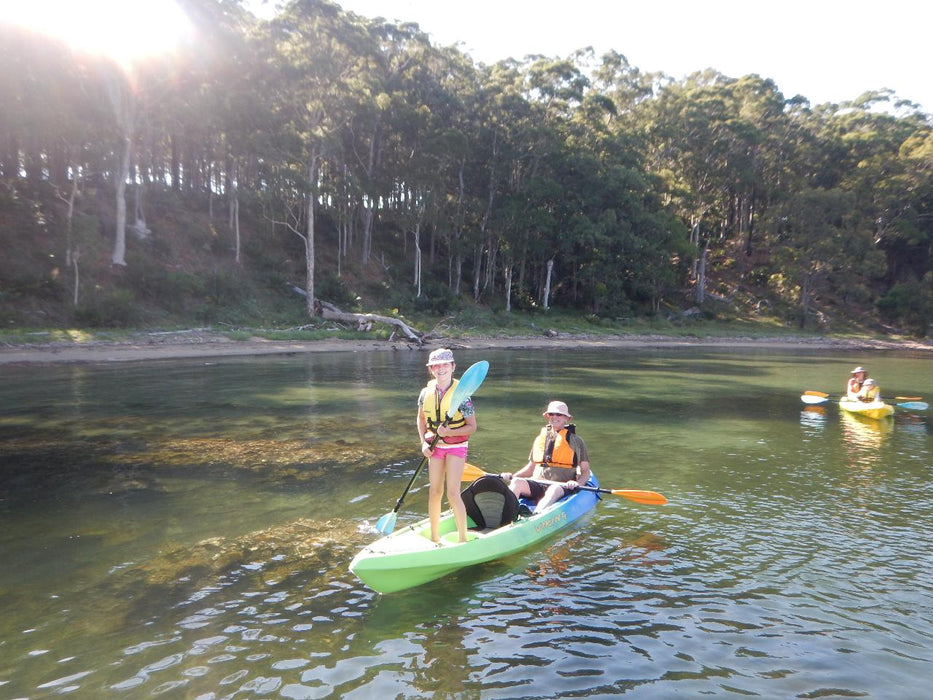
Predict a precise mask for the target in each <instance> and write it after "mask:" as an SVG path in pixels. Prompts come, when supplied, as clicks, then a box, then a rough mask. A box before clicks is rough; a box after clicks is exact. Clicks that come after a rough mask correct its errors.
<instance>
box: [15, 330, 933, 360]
mask: <svg viewBox="0 0 933 700" xmlns="http://www.w3.org/2000/svg"><path fill="white" fill-rule="evenodd" d="M444 346H447V347H451V348H455V349H471V350H479V349H484V348H503V349H504V348H512V349H516V350H523V349H536V348H568V349H573V348H633V349H637V348H675V347H689V346H697V347H703V346H708V347H730V348H735V347H748V348H774V349H788V348H795V347H796V348H801V349H809V350H912V351H921V352H933V343H931V342H929V341H924V342H919V341H891V340H874V339H849V338H846V339H838V338H793V337H781V338H742V337H735V338H680V337H670V336H663V335H632V336H617V337H602V336H600V337H590V336H579V335H564V334H559V335H556V336H554V337H543V336H534V337H524V338H512V337H510V338H435V339H432V340H431V341H430V342H428V343H425V345H424V347H423V348H418V346H417V345H415V344H413V343H408V342H405V341H398V340H396V341H381V340H372V339H369V340H367V339H361V340H337V339H335V340H315V341H306V342H300V341H276V340H264V339H262V338H252V339H250V340H231V339H229V338H227V337H225V336H223V335H220V334H212V333H205V332H179V333H153V334H140V336H139V338H138V339H135V340H132V341H125V342H98V341H91V342H87V343H58V342H56V343H37V344H30V345H16V346H5V347H0V364H25V363H46V364H48V363H97V362H101V363H105V362H132V361H141V360H174V359H185V358H210V357H231V356H242V355H293V354H298V353H310V352H419V351H425V350H427V349H431V348H437V347H444Z"/></svg>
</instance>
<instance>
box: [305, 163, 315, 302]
mask: <svg viewBox="0 0 933 700" xmlns="http://www.w3.org/2000/svg"><path fill="white" fill-rule="evenodd" d="M317 163H318V153H317V150H316V149H315V148H313V147H312V149H311V156H310V158H309V159H308V182H309V183H310V192H308V224H307V228H306V232H305V270H306V271H307V275H306V278H305V292H307V295H306V299H305V301H306V308H307V310H308V316H312V317H313V316H315V315H316V314H315V305H314V200H315V183H316V182H317Z"/></svg>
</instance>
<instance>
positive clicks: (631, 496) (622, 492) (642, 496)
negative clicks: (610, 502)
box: [610, 489, 667, 506]
mask: <svg viewBox="0 0 933 700" xmlns="http://www.w3.org/2000/svg"><path fill="white" fill-rule="evenodd" d="M610 493H611V494H612V495H613V496H622V498H627V499H628V500H630V501H635V503H643V504H645V505H646V506H663V505H664V504H665V503H667V499H666V498H665V497H664V496H663V495H662V494H660V493H658V492H657V491H637V490H634V489H610Z"/></svg>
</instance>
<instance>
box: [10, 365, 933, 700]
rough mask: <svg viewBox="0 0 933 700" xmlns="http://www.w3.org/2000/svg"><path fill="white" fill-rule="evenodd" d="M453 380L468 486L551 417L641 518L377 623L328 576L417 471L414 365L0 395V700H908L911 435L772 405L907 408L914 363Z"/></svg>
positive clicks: (928, 494) (924, 512)
mask: <svg viewBox="0 0 933 700" xmlns="http://www.w3.org/2000/svg"><path fill="white" fill-rule="evenodd" d="M423 354H424V355H426V353H423ZM480 359H486V360H489V362H490V365H491V368H490V373H489V376H488V377H487V379H486V382H485V384H484V385H483V387H482V388H481V389H480V391H479V392H478V393H477V395H476V397H475V400H476V404H477V409H478V422H479V426H480V432H479V434H478V435H477V436H476V438H474V439H473V440H471V445H472V447H471V457H470V461H471V462H473V463H476V464H478V465H480V466H482V467H484V468H486V469H488V470H490V471H498V470H501V469H509V470H513V469H515V468H517V467H519V466H520V465H521V464H522V463H523V461H524V457H525V456H526V454H527V451H528V447H529V446H530V442H531V439H532V437H533V435H534V434H535V432H536V430H537V427H538V426H539V425H540V423H541V420H540V411H541V409H542V407H543V406H544V405H545V403H546V402H547V401H548V400H549V399H551V398H560V399H563V400H566V401H567V402H568V403H569V405H570V408H571V410H572V411H573V412H574V414H575V418H576V422H577V424H578V430H579V432H580V434H581V435H583V436H584V437H585V438H586V440H587V443H588V445H589V447H590V453H591V457H592V460H593V466H594V469H595V471H596V473H597V474H598V476H599V478H600V480H601V481H602V483H603V485H604V486H607V487H610V488H643V489H652V490H656V491H660V492H662V493H664V494H665V495H666V496H667V497H668V498H669V499H670V504H669V505H667V506H665V507H660V508H659V507H649V506H640V505H636V504H633V503H631V502H629V501H626V500H623V499H620V498H618V497H612V496H607V497H606V498H605V499H604V500H603V501H602V502H601V503H600V505H599V507H598V508H597V510H596V511H595V512H593V513H592V514H590V515H589V516H587V517H586V518H585V519H584V520H582V521H581V522H580V523H579V524H578V525H577V526H576V527H572V528H571V529H569V530H567V531H565V532H564V533H563V534H562V535H561V536H560V537H559V538H558V539H555V540H553V541H550V542H548V543H546V544H545V545H544V546H542V547H540V548H538V549H536V550H532V551H527V552H524V553H522V554H520V555H516V556H513V557H510V558H508V559H506V560H503V561H499V562H496V563H492V564H489V565H486V566H482V567H477V568H474V569H469V570H466V571H464V572H461V573H460V574H458V575H457V576H455V577H451V578H448V579H444V580H441V581H438V582H436V583H432V584H428V585H426V586H423V587H421V588H417V589H414V590H411V591H407V592H402V593H398V594H392V595H387V596H381V595H377V594H374V593H373V592H371V591H370V590H368V589H367V588H366V587H364V586H363V585H362V584H361V583H359V582H358V581H357V580H356V579H355V578H354V577H353V575H352V574H350V573H349V572H348V571H347V564H348V563H349V561H350V559H351V558H352V556H353V555H354V554H355V553H356V551H358V550H359V549H360V548H361V547H362V546H363V545H364V544H366V543H367V542H369V541H371V540H372V539H373V537H374V535H373V534H372V533H371V531H370V529H369V528H370V527H371V525H372V524H373V523H374V522H375V520H376V519H377V518H379V516H381V515H383V514H385V513H386V512H388V511H390V510H391V509H392V507H393V505H394V504H395V500H396V499H397V498H398V496H399V494H400V493H401V491H402V489H403V488H404V486H405V484H406V483H407V481H408V479H409V478H410V476H411V473H412V470H413V469H414V468H415V467H416V466H417V463H418V458H419V455H418V454H417V453H416V447H417V446H416V440H415V430H414V400H415V397H416V395H417V390H418V388H419V387H420V386H422V385H423V383H424V381H425V380H426V379H427V375H426V372H425V369H424V361H425V358H424V357H423V356H422V353H414V352H399V353H392V354H390V353H363V354H352V353H338V354H332V355H331V354H325V355H317V354H315V355H308V356H301V357H289V358H277V359H269V358H261V359H255V360H242V359H230V360H219V361H216V362H203V361H185V362H171V363H155V362H154V363H140V364H132V365H122V364H121V365H119V366H111V365H100V366H57V367H56V366H53V367H41V368H39V367H19V368H12V367H0V376H2V385H0V455H2V456H0V464H2V466H0V558H2V567H0V611H2V615H0V697H4V698H19V697H29V698H46V697H58V696H61V695H69V696H71V697H81V698H101V697H108V698H149V697H156V696H163V697H171V698H226V697H270V698H336V697H339V698H396V697H397V698H427V697H451V698H545V697H547V698H555V697H611V696H617V695H621V694H626V695H628V696H630V697H660V698H667V697H671V696H674V695H679V696H681V697H693V696H697V695H713V696H737V695H758V696H764V697H802V698H826V697H863V696H864V697H867V696H872V697H892V696H897V697H922V696H925V695H926V694H927V685H928V680H929V678H930V677H931V676H933V663H931V662H933V554H931V551H933V549H931V547H930V545H929V533H930V532H931V531H933V487H931V476H933V449H931V447H933V440H931V437H930V421H931V416H930V415H918V414H910V413H906V412H903V411H900V412H899V413H898V414H897V416H896V418H895V419H894V420H893V421H889V422H887V423H881V424H878V423H870V422H859V421H856V420H853V419H847V418H846V417H845V416H840V414H839V411H838V410H837V409H836V408H834V407H833V406H832V405H829V406H828V407H827V408H826V409H825V410H812V409H808V410H803V409H804V405H803V404H802V403H801V402H800V401H799V394H800V393H801V391H802V390H804V389H819V390H823V391H838V390H839V388H840V387H842V386H843V384H844V380H845V379H846V377H847V374H848V371H849V369H851V367H852V366H854V365H855V364H865V365H868V367H869V369H870V370H871V372H872V375H873V376H875V377H877V378H878V379H879V381H880V383H881V385H882V389H883V390H884V392H885V395H888V396H889V395H894V394H895V393H896V394H902V395H914V396H915V395H922V396H924V397H925V398H926V400H928V401H930V400H931V399H933V362H931V359H933V358H928V357H927V358H924V357H920V356H912V355H909V354H893V353H885V354H866V353H862V354H852V353H849V354H836V355H830V354H817V353H810V354H806V355H804V356H802V357H795V356H792V355H791V354H776V353H775V352H773V351H766V352H765V351H746V350H736V351H734V352H729V351H701V350H677V351H667V350H665V351H644V352H633V351H629V350H626V351H598V352H597V351H559V352H541V351H537V352H534V351H495V352H491V351H483V352H460V353H459V354H458V361H459V372H462V371H463V370H464V369H466V367H467V366H469V364H470V363H472V362H475V361H477V360H480ZM459 372H458V374H459ZM928 413H930V412H928ZM424 483H425V480H424V479H423V478H422V479H420V480H419V482H418V485H419V487H420V486H423V484H424ZM426 498H427V494H426V491H425V490H420V489H419V490H413V492H411V493H410V494H409V496H408V498H407V499H406V502H405V505H404V507H403V510H402V514H401V516H400V518H399V524H400V525H401V524H402V523H403V522H409V521H412V520H414V519H417V518H420V517H423V516H424V514H425V510H426ZM895 689H896V690H895Z"/></svg>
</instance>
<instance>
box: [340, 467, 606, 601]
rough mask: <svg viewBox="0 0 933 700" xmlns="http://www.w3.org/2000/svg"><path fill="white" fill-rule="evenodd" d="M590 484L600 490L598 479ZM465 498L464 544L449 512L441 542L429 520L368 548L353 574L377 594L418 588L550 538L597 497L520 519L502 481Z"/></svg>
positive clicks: (586, 495)
mask: <svg viewBox="0 0 933 700" xmlns="http://www.w3.org/2000/svg"><path fill="white" fill-rule="evenodd" d="M481 482H482V484H481ZM496 482H498V485H497V484H496ZM477 485H479V488H477ZM587 486H591V487H598V486H599V484H598V482H597V480H596V477H595V476H592V477H591V478H590V480H589V482H588V483H587ZM484 487H487V488H488V490H484ZM471 489H472V491H471ZM463 499H464V504H465V505H466V506H467V526H468V527H469V530H468V532H467V541H466V542H463V543H461V542H458V537H457V528H456V525H455V523H454V517H453V512H452V511H446V512H445V513H443V514H442V516H441V521H440V536H441V541H440V543H438V544H435V543H433V542H431V528H430V522H429V521H428V519H427V518H425V519H424V520H420V521H418V522H417V523H414V524H412V525H408V526H406V527H403V528H401V529H399V530H396V531H395V532H393V533H392V534H390V535H388V536H386V537H382V538H381V539H378V540H376V541H375V542H373V543H372V544H370V545H368V546H366V547H365V548H364V549H363V550H362V551H360V553H359V554H357V555H356V556H355V557H354V558H353V561H352V562H351V563H350V571H352V572H353V573H354V574H356V576H357V577H358V578H359V579H360V580H361V581H362V582H363V583H365V584H366V585H367V586H369V587H370V588H372V589H373V590H374V591H378V592H379V593H393V592H395V591H401V590H404V589H406V588H413V587H414V586H420V585H421V584H423V583H427V582H428V581H433V580H435V579H438V578H441V577H442V576H446V575H447V574H450V573H453V572H454V571H457V570H458V569H462V568H464V567H467V566H473V565H475V564H481V563H483V562H487V561H492V560H494V559H500V558H502V557H505V556H508V555H509V554H512V553H514V552H518V551H520V550H522V549H526V548H528V547H530V546H531V545H533V544H535V543H536V542H538V541H540V540H543V539H545V538H547V537H550V536H551V535H553V534H554V533H555V532H557V531H559V530H561V529H562V528H564V527H566V526H567V525H569V524H570V523H572V522H573V521H574V520H576V519H577V518H579V517H580V516H582V515H584V514H585V513H587V512H588V511H590V510H592V509H593V508H594V507H595V506H596V502H597V501H598V500H599V495H598V493H597V492H596V491H584V490H582V489H580V490H578V491H577V492H576V493H572V494H570V495H569V496H565V497H564V498H562V499H561V500H560V501H558V502H557V503H554V504H552V505H551V506H550V507H548V508H546V509H545V510H544V511H542V512H541V513H532V514H531V515H523V516H519V515H518V508H519V504H518V501H517V500H515V496H514V495H513V494H512V492H511V491H509V490H508V488H507V487H504V486H503V485H502V481H501V479H499V478H498V477H496V476H484V477H482V478H480V479H477V481H475V482H473V484H472V485H471V487H470V488H468V489H466V490H464V492H463Z"/></svg>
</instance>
